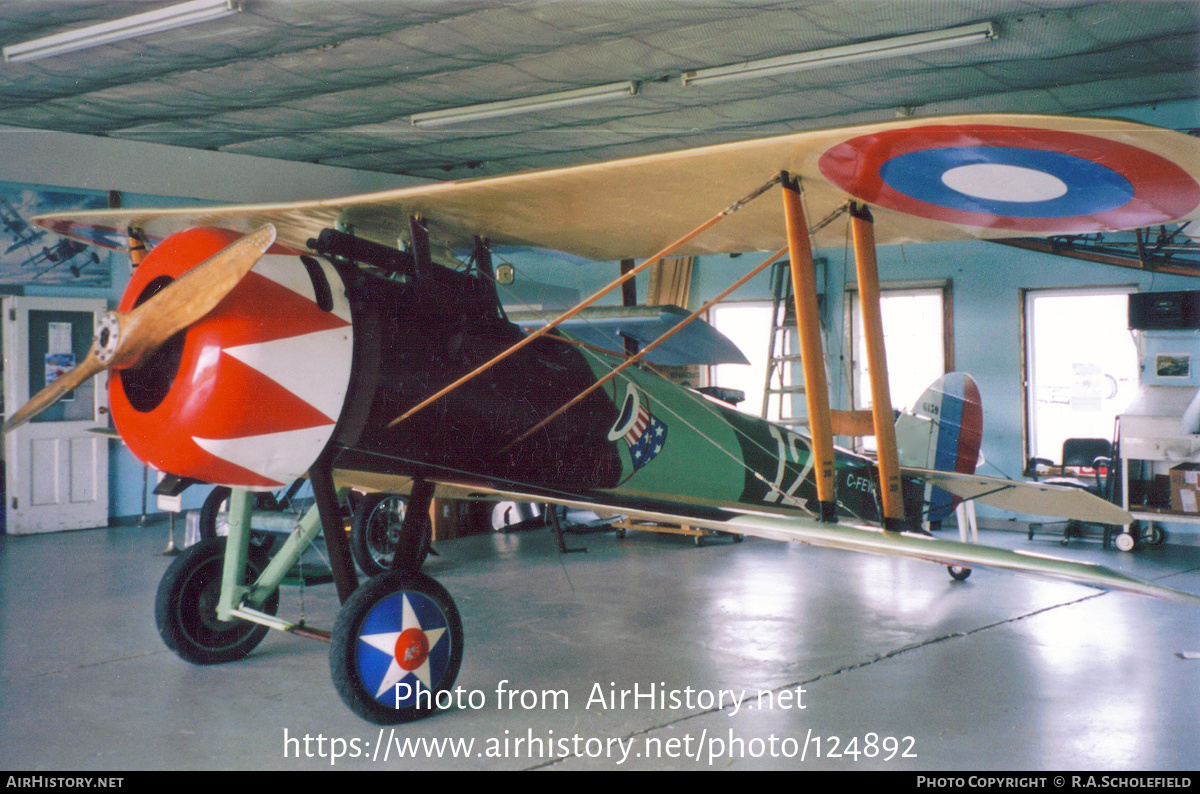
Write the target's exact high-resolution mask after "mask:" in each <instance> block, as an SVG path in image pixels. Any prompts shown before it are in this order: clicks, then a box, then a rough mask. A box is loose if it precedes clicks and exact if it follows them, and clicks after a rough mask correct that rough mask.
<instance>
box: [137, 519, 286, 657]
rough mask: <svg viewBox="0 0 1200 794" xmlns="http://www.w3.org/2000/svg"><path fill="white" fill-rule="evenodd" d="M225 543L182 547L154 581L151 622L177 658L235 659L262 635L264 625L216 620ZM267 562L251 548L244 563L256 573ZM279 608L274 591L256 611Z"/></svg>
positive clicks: (216, 540) (217, 540)
mask: <svg viewBox="0 0 1200 794" xmlns="http://www.w3.org/2000/svg"><path fill="white" fill-rule="evenodd" d="M225 541H226V539H225V538H210V539H207V540H202V541H200V542H199V543H197V544H195V545H193V546H191V547H189V548H187V549H185V550H184V552H183V553H182V554H180V555H179V556H178V557H176V558H175V561H174V562H172V563H171V565H170V567H168V568H167V571H166V573H164V574H163V578H162V580H161V581H160V582H159V583H158V594H157V596H156V597H155V599H154V622H155V623H156V624H157V626H158V633H159V636H161V637H162V639H163V642H164V643H166V645H167V647H168V648H170V649H171V650H172V651H174V652H175V654H176V655H177V656H179V657H180V658H181V659H184V660H186V661H188V662H191V663H192V664H223V663H225V662H233V661H236V660H238V659H241V658H242V657H244V656H245V655H246V654H248V653H250V651H252V650H254V648H255V646H257V645H258V644H259V643H260V642H262V639H263V637H265V636H266V635H267V631H268V629H267V627H266V626H260V625H257V624H255V623H250V622H248V621H244V620H237V619H234V620H231V621H219V620H217V599H218V598H219V597H220V595H221V570H222V567H223V565H224V561H225ZM266 564H267V560H266V555H265V554H264V553H263V552H262V551H260V550H258V549H255V548H253V547H251V548H250V557H249V560H248V563H247V566H246V569H247V573H248V575H249V576H250V577H257V576H258V574H259V573H261V572H262V570H263V568H265V567H266ZM278 608H279V591H278V590H276V591H275V592H274V593H272V594H271V596H270V598H268V599H267V600H266V602H265V603H263V605H262V606H261V607H259V611H261V612H266V613H267V614H269V615H274V614H275V610H276V609H278Z"/></svg>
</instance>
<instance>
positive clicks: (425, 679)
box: [329, 571, 463, 725]
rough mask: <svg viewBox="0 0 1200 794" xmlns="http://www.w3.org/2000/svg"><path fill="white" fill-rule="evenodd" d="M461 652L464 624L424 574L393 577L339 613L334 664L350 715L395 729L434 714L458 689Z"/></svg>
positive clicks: (369, 586)
mask: <svg viewBox="0 0 1200 794" xmlns="http://www.w3.org/2000/svg"><path fill="white" fill-rule="evenodd" d="M462 650H463V630H462V620H461V618H460V617H459V614H458V608H457V607H455V605H454V601H453V599H451V598H450V594H449V593H447V592H446V589H445V588H444V587H442V586H441V585H440V584H438V583H437V582H436V581H434V580H433V579H431V578H430V577H428V576H426V575H425V574H422V573H415V572H407V573H406V572H401V571H392V572H389V573H385V574H381V575H380V576H377V577H375V578H374V579H371V580H370V581H368V582H367V583H365V584H364V585H363V586H361V587H360V588H358V590H356V591H355V592H354V594H353V595H352V596H351V597H350V598H348V599H347V600H346V603H345V604H344V605H342V608H341V611H340V612H338V617H337V621H336V623H335V624H334V630H333V638H332V644H331V646H330V650H329V664H330V668H331V670H332V673H333V682H334V685H335V686H336V687H337V690H338V694H339V695H341V697H342V700H343V701H344V702H345V703H346V705H347V706H349V707H350V709H351V711H353V712H354V713H356V714H358V715H359V716H361V717H363V718H364V719H367V720H370V721H371V722H374V723H377V724H381V725H391V724H396V723H400V722H409V721H410V720H415V719H419V718H421V717H424V716H427V715H428V714H430V713H432V712H433V711H434V710H435V708H436V704H437V693H438V692H441V691H445V690H449V689H450V688H451V687H453V686H454V680H455V679H456V678H457V676H458V669H459V666H460V665H461V664H462ZM431 706H432V707H431Z"/></svg>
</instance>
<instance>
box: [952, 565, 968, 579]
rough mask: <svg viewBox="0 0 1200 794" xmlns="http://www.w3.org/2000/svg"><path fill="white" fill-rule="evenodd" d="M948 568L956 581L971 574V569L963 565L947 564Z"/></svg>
mask: <svg viewBox="0 0 1200 794" xmlns="http://www.w3.org/2000/svg"><path fill="white" fill-rule="evenodd" d="M946 570H947V571H949V573H950V578H951V579H953V580H954V581H956V582H961V581H963V580H964V579H966V578H967V577H968V576H970V575H971V569H970V568H965V567H963V566H961V565H947V566H946Z"/></svg>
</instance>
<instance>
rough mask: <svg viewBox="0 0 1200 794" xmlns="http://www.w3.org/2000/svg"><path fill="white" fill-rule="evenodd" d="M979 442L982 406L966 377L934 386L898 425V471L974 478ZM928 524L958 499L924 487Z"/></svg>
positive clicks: (954, 376) (952, 376) (942, 379)
mask: <svg viewBox="0 0 1200 794" xmlns="http://www.w3.org/2000/svg"><path fill="white" fill-rule="evenodd" d="M982 441H983V405H982V403H981V402H980V399H979V387H978V386H976V385H975V381H974V379H972V378H971V376H970V375H968V374H966V373H965V372H950V373H947V374H945V375H943V376H942V377H940V378H938V379H937V380H936V381H934V383H933V385H931V386H930V387H929V388H928V389H926V390H925V393H924V394H922V395H921V398H920V399H919V400H917V403H916V405H914V406H913V409H912V412H911V413H909V412H902V413H901V414H900V416H899V417H897V419H896V445H897V449H898V451H899V455H900V465H902V466H915V467H918V468H925V469H936V470H938V471H949V472H958V473H959V474H974V473H975V464H976V462H977V461H978V460H979V446H980V443H981V442H982ZM925 502H926V505H927V510H928V516H929V520H931V521H936V520H938V519H939V518H942V517H943V516H945V515H947V514H949V512H950V511H951V510H953V509H954V506H955V505H956V504H957V503H958V499H957V497H954V496H953V495H951V494H950V493H948V492H946V491H944V490H942V489H941V488H937V487H935V486H933V485H927V486H926V487H925Z"/></svg>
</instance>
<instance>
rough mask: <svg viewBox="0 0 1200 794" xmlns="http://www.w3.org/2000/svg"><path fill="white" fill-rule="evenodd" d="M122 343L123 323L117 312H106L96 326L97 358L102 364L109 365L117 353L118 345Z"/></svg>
mask: <svg viewBox="0 0 1200 794" xmlns="http://www.w3.org/2000/svg"><path fill="white" fill-rule="evenodd" d="M120 341H121V321H120V319H118V317H117V313H116V312H105V314H104V316H103V317H101V318H100V322H99V323H97V324H96V340H95V346H96V358H98V359H99V360H100V363H101V364H104V365H108V364H109V363H111V362H112V359H113V356H115V355H116V353H117V345H118V344H120Z"/></svg>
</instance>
